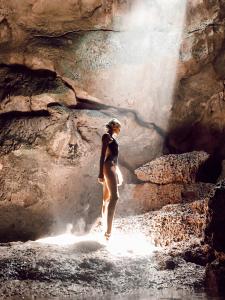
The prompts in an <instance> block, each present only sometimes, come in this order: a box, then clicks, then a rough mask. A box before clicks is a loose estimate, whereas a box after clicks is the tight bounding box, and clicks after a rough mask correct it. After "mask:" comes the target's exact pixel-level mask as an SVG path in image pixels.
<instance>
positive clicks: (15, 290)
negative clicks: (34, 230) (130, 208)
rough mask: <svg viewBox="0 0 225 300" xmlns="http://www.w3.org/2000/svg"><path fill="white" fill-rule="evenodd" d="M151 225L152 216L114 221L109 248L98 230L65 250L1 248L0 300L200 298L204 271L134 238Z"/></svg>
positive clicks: (176, 252) (36, 245)
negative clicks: (151, 295)
mask: <svg viewBox="0 0 225 300" xmlns="http://www.w3.org/2000/svg"><path fill="white" fill-rule="evenodd" d="M150 219H151V213H146V214H144V215H138V216H130V217H126V218H117V219H115V222H114V232H113V234H114V237H113V236H112V240H111V241H110V242H105V241H104V240H103V237H102V235H103V234H102V232H101V228H100V226H98V227H96V228H95V229H94V230H93V233H92V234H90V235H88V236H85V237H82V238H80V239H78V240H77V241H76V242H75V241H74V242H72V243H71V244H68V245H65V244H64V245H55V244H46V243H41V242H34V241H28V242H25V243H22V242H10V243H5V244H0V249H1V252H0V253H1V254H0V294H1V299H34V298H35V297H37V299H41V298H43V299H50V298H51V297H53V298H55V297H60V299H62V297H63V298H64V297H73V299H76V297H77V299H83V298H85V299H89V297H90V299H92V298H93V299H96V298H98V299H101V297H103V298H102V299H114V298H113V297H115V299H118V298H119V297H123V296H124V297H128V296H129V297H131V298H129V299H145V298H143V297H144V296H143V297H142V296H141V295H144V294H143V293H153V294H154V295H155V296H154V297H153V299H157V297H156V295H157V293H160V295H161V294H162V293H165V294H164V296H163V299H169V298H170V299H171V296H170V297H169V295H171V293H172V294H173V295H175V294H176V295H178V298H177V299H180V298H184V297H183V296H181V295H180V293H187V295H189V296H190V295H191V293H195V292H196V291H198V292H204V284H203V281H204V266H201V265H198V264H195V263H191V262H187V261H185V260H184V259H183V258H182V255H180V254H181V252H182V247H183V246H182V245H179V244H177V245H179V246H177V245H175V246H174V247H170V248H169V247H164V248H155V247H154V246H153V245H152V244H151V241H150V240H148V239H147V238H145V240H143V235H138V233H137V232H142V233H143V234H146V236H147V233H148V231H149V222H150ZM134 228H135V233H134ZM143 249H144V250H145V251H142V250H143ZM174 293H175V294H174ZM177 293H178V294H177ZM119 295H120V296H119ZM132 295H133V296H132ZM134 295H135V296H134ZM137 295H138V296H137ZM14 297H19V298H14ZM22 297H23V298H22ZM29 297H31V298H29ZM46 297H47V298H46ZM107 297H108V298H107ZM132 297H134V298H132ZM167 297H168V298H167ZM190 297H191V298H190V299H194V297H193V296H190ZM185 298H186V299H189V298H188V297H185ZM121 299H123V298H121ZM124 299H125V298H124ZM126 299H127V298H126ZM146 299H151V297H150V294H149V295H148V297H147V298H146ZM158 299H161V298H160V296H159V298H158ZM172 299H174V298H172ZM175 299H176V298H175ZM198 299H201V298H198ZM202 299H206V298H204V297H203V298H202Z"/></svg>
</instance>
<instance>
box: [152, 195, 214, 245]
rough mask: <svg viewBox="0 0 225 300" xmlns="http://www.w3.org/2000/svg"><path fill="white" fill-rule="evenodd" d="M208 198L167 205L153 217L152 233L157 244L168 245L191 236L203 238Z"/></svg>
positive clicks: (186, 239)
mask: <svg viewBox="0 0 225 300" xmlns="http://www.w3.org/2000/svg"><path fill="white" fill-rule="evenodd" d="M207 202H208V201H207V200H198V201H194V202H191V203H187V204H173V205H172V204H171V205H167V206H165V207H164V208H163V209H162V210H161V213H160V214H157V213H156V214H155V217H153V218H152V224H151V228H150V234H151V236H152V237H153V239H154V242H155V244H156V245H161V246H167V245H170V244H172V243H174V242H182V241H188V240H189V239H191V238H196V239H201V240H202V239H203V236H204V227H205V224H206V212H207Z"/></svg>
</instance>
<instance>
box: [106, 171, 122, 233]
mask: <svg viewBox="0 0 225 300" xmlns="http://www.w3.org/2000/svg"><path fill="white" fill-rule="evenodd" d="M106 184H107V187H108V189H109V193H110V200H109V205H108V211H107V230H106V233H107V234H108V235H110V234H111V231H112V222H113V218H114V214H115V208H116V203H117V200H118V198H119V192H118V186H117V178H116V170H115V167H114V166H109V168H107V169H106Z"/></svg>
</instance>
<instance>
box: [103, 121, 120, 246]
mask: <svg viewBox="0 0 225 300" xmlns="http://www.w3.org/2000/svg"><path fill="white" fill-rule="evenodd" d="M106 129H107V133H105V134H103V136H102V150H101V158H100V172H99V176H98V181H99V183H101V184H103V204H102V219H103V223H105V219H106V220H107V222H106V223H107V224H106V225H107V228H106V232H105V238H106V239H107V240H108V239H109V238H110V235H111V231H112V221H113V217H114V213H115V208H116V203H117V200H118V198H119V193H118V185H121V184H122V174H121V172H120V170H119V167H118V154H119V146H118V143H117V141H116V139H115V138H114V136H115V135H116V136H118V135H119V133H120V129H121V123H120V122H119V121H118V120H117V119H115V118H114V119H112V120H111V121H109V123H108V124H106Z"/></svg>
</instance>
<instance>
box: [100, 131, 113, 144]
mask: <svg viewBox="0 0 225 300" xmlns="http://www.w3.org/2000/svg"><path fill="white" fill-rule="evenodd" d="M112 140H113V139H112V137H111V135H110V134H109V133H104V134H103V136H102V141H103V142H109V141H112Z"/></svg>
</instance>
